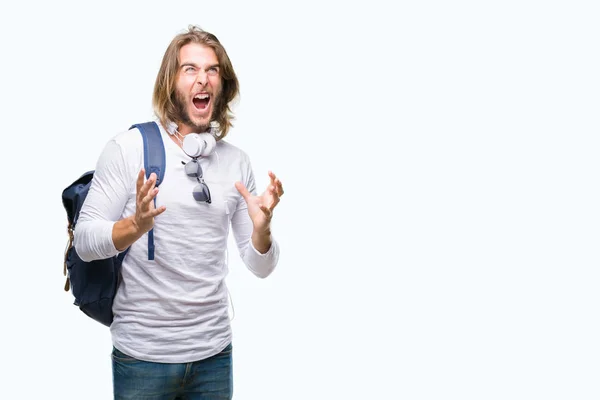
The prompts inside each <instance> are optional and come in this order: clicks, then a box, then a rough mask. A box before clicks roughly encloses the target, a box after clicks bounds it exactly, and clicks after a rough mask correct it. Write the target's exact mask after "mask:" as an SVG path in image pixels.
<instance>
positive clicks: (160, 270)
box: [75, 26, 283, 400]
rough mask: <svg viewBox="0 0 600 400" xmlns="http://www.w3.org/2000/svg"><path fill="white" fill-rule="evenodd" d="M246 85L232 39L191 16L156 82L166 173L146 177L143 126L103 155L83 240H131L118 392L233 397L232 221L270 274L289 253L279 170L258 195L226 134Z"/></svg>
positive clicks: (117, 325) (82, 220) (94, 247)
mask: <svg viewBox="0 0 600 400" xmlns="http://www.w3.org/2000/svg"><path fill="white" fill-rule="evenodd" d="M238 93H239V85H238V80H237V77H236V74H235V72H234V70H233V66H232V64H231V61H230V60H229V57H228V55H227V53H226V51H225V49H224V48H223V46H222V45H221V43H220V42H219V41H218V39H217V38H216V37H215V36H214V35H212V34H210V33H208V32H206V31H203V30H202V29H200V28H198V27H194V26H191V27H189V28H188V30H187V31H186V32H184V33H182V34H179V35H177V36H176V37H175V38H174V39H173V41H172V42H171V44H170V45H169V47H168V48H167V50H166V52H165V54H164V57H163V60H162V65H161V68H160V71H159V73H158V76H157V78H156V82H155V87H154V93H153V106H154V111H155V114H156V116H157V123H158V125H159V127H160V130H161V135H162V138H163V142H164V145H165V153H166V172H165V176H164V179H163V182H161V184H160V186H159V187H157V186H156V179H157V177H156V175H155V174H154V173H152V174H151V175H150V177H149V178H148V179H145V171H144V168H143V166H144V162H143V148H142V136H141V134H140V132H139V131H138V130H137V129H132V130H129V131H126V132H122V133H120V134H118V135H116V136H115V137H114V138H113V139H112V140H110V141H109V142H108V143H107V145H106V147H105V149H104V150H103V152H102V154H101V155H100V157H99V159H98V162H97V165H96V169H95V174H94V178H93V181H92V185H91V188H90V191H89V193H88V196H87V198H86V200H85V204H84V205H83V207H82V209H81V214H80V217H79V221H78V225H77V228H76V231H75V249H76V251H77V253H78V255H79V256H80V257H81V259H83V260H84V261H90V260H94V259H102V258H108V257H112V256H114V255H116V254H118V253H119V252H122V251H124V250H125V249H127V248H129V251H128V253H127V255H126V257H125V259H124V261H123V265H122V281H121V283H120V285H119V288H118V291H117V294H116V297H115V300H114V305H113V313H114V321H113V323H112V325H111V327H110V330H111V334H112V341H113V352H112V360H113V364H112V366H113V391H114V396H115V399H175V398H185V399H207V400H208V399H231V397H232V392H233V379H232V345H231V341H232V334H231V327H230V321H229V315H228V301H227V300H228V292H227V288H226V286H225V277H226V275H227V237H228V233H229V226H231V228H232V231H233V235H234V238H235V241H236V243H237V247H238V250H239V252H240V255H241V257H242V259H243V261H244V263H245V265H246V266H247V267H248V268H249V269H250V270H251V271H252V272H253V273H254V274H255V275H257V276H258V277H261V278H265V277H267V276H268V275H269V274H270V273H271V272H272V271H273V269H274V268H275V266H276V264H277V261H278V257H279V247H278V245H277V242H276V241H275V240H274V239H273V237H272V235H271V228H270V222H271V218H272V215H273V209H274V208H275V206H276V205H277V204H278V203H279V199H280V197H281V196H282V195H283V187H282V184H281V181H280V180H279V179H278V178H277V177H276V176H275V174H273V173H272V172H269V176H270V183H269V185H268V187H267V189H266V190H265V191H264V192H263V193H262V194H261V195H256V189H255V181H254V176H253V171H252V168H251V164H250V161H249V159H248V157H247V155H246V154H245V153H244V152H243V151H241V150H240V149H238V148H236V147H235V146H233V145H231V144H229V143H227V142H225V141H224V140H223V138H224V137H225V136H226V135H227V133H228V131H229V128H230V127H231V119H232V118H233V116H232V114H231V109H230V103H231V102H232V101H233V100H234V99H235V98H236V97H237V95H238ZM202 141H204V142H202ZM194 142H195V143H200V142H202V145H204V146H205V149H204V151H203V152H201V154H190V152H192V153H193V149H194V148H200V147H198V146H196V147H194V146H195V145H194ZM184 143H185V144H186V146H183V145H184ZM190 143H192V144H191V145H190ZM190 149H192V151H191V150H190ZM184 150H185V151H184ZM190 171H191V172H190ZM151 229H153V235H154V244H155V255H154V260H149V259H148V258H149V257H148V240H147V235H148V232H149V231H150V230H151Z"/></svg>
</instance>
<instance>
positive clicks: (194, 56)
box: [179, 43, 219, 65]
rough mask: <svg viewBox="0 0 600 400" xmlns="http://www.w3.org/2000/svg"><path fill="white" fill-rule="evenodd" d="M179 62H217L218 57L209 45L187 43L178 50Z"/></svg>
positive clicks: (199, 63)
mask: <svg viewBox="0 0 600 400" xmlns="http://www.w3.org/2000/svg"><path fill="white" fill-rule="evenodd" d="M179 63H180V64H185V63H194V64H197V65H204V64H218V63H219V59H218V58H217V54H216V53H215V51H214V50H213V49H212V48H211V47H208V46H204V45H202V44H198V43H188V44H186V45H185V46H183V47H182V48H181V49H180V50H179Z"/></svg>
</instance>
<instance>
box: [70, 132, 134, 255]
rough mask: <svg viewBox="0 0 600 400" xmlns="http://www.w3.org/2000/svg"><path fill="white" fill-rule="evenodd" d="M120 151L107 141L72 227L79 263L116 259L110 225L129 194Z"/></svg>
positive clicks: (125, 168) (129, 189)
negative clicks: (109, 258) (113, 257)
mask: <svg viewBox="0 0 600 400" xmlns="http://www.w3.org/2000/svg"><path fill="white" fill-rule="evenodd" d="M127 171H128V168H127V166H126V163H125V160H124V157H123V153H122V150H121V147H120V146H119V145H118V143H117V142H116V141H115V140H114V139H113V140H111V141H109V142H108V143H107V144H106V146H105V148H104V150H103V151H102V153H101V154H100V157H99V158H98V162H97V164H96V170H95V171H94V176H93V179H92V184H91V186H90V190H89V192H88V194H87V197H86V198H85V201H84V203H83V205H82V207H81V212H80V214H79V219H78V221H77V224H76V226H75V231H74V232H75V238H74V246H75V251H76V252H77V254H78V255H79V257H80V258H81V259H82V260H83V261H93V260H98V259H103V258H108V257H112V256H114V255H117V254H118V253H119V251H118V250H117V248H116V247H115V245H114V243H113V240H112V230H113V225H114V224H115V222H116V221H118V220H119V219H120V218H121V217H122V214H123V210H124V208H125V205H126V203H127V200H128V197H129V193H130V191H131V182H129V181H130V179H128V172H127Z"/></svg>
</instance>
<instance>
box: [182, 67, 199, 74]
mask: <svg viewBox="0 0 600 400" xmlns="http://www.w3.org/2000/svg"><path fill="white" fill-rule="evenodd" d="M183 72H185V73H186V74H193V73H195V72H196V68H194V67H192V66H191V65H188V66H186V67H185V68H183Z"/></svg>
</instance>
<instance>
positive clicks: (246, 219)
mask: <svg viewBox="0 0 600 400" xmlns="http://www.w3.org/2000/svg"><path fill="white" fill-rule="evenodd" d="M246 165H247V167H246V171H244V175H245V179H244V181H243V183H244V184H245V185H246V188H247V189H248V191H249V192H250V193H252V194H253V195H256V183H255V181H254V174H253V172H252V167H251V166H250V163H249V161H247V164H246ZM231 227H232V230H233V237H234V239H235V242H236V244H237V248H238V250H239V253H240V256H241V258H242V260H243V262H244V264H245V265H246V267H247V268H248V269H249V270H250V271H251V272H252V273H253V274H254V275H256V276H257V277H259V278H266V277H267V276H269V275H270V274H271V272H273V270H274V269H275V267H276V266H277V262H278V260H279V244H278V243H277V241H276V240H275V238H274V237H273V236H272V241H271V247H270V248H269V250H268V251H267V252H266V253H265V254H261V253H259V252H258V250H256V249H255V248H254V246H253V245H252V230H253V229H254V226H253V224H252V220H251V219H250V216H249V215H248V205H247V204H246V201H245V200H244V198H243V197H241V196H240V199H239V201H238V204H237V207H236V210H235V212H234V214H233V216H232V218H231Z"/></svg>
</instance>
